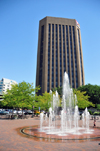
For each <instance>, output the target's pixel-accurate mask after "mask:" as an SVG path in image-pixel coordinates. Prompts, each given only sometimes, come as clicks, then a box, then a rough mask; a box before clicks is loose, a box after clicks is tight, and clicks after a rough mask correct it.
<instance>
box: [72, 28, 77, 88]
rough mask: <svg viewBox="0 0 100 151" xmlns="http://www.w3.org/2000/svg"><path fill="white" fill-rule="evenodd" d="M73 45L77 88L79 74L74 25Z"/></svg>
mask: <svg viewBox="0 0 100 151" xmlns="http://www.w3.org/2000/svg"><path fill="white" fill-rule="evenodd" d="M73 43H74V44H73V45H74V60H75V76H76V78H75V79H76V88H77V86H78V75H77V57H76V45H75V31H74V26H73Z"/></svg>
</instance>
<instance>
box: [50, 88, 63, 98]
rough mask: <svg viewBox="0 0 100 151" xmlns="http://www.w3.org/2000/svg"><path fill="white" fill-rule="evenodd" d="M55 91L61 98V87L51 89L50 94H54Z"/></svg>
mask: <svg viewBox="0 0 100 151" xmlns="http://www.w3.org/2000/svg"><path fill="white" fill-rule="evenodd" d="M55 91H57V92H58V94H59V95H60V97H62V87H55V88H52V92H55Z"/></svg>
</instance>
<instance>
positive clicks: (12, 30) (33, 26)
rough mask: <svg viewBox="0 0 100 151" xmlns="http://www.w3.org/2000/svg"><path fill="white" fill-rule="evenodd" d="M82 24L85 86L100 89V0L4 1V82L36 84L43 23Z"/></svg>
mask: <svg viewBox="0 0 100 151" xmlns="http://www.w3.org/2000/svg"><path fill="white" fill-rule="evenodd" d="M46 16H51V17H62V18H70V19H76V20H77V21H78V22H79V24H80V29H81V39H82V51H83V62H84V74H85V84H88V83H90V84H93V85H95V84H96V85H100V0H70V1H69V0H0V80H1V79H2V78H7V79H11V80H15V81H16V82H18V83H19V82H22V81H26V82H29V83H33V85H34V86H35V83H36V65H37V46H38V29H39V20H41V19H43V18H44V17H46Z"/></svg>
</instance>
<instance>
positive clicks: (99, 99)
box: [78, 84, 100, 104]
mask: <svg viewBox="0 0 100 151" xmlns="http://www.w3.org/2000/svg"><path fill="white" fill-rule="evenodd" d="M78 90H80V91H81V92H84V91H85V92H86V94H85V95H88V96H90V97H89V101H90V102H92V103H94V104H100V86H98V85H91V84H87V85H84V86H80V87H79V88H78Z"/></svg>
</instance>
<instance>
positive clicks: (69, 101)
mask: <svg viewBox="0 0 100 151" xmlns="http://www.w3.org/2000/svg"><path fill="white" fill-rule="evenodd" d="M50 94H51V95H52V91H50ZM52 99H53V100H52V103H51V107H50V108H49V118H47V115H46V118H45V119H46V125H45V126H43V122H44V119H43V113H40V131H43V132H45V133H46V134H54V135H58V136H66V135H69V134H73V135H74V134H75V135H76V134H77V135H80V134H83V133H92V131H91V130H90V129H89V118H90V115H89V112H88V110H87V108H86V109H85V111H84V113H83V114H82V125H81V126H80V125H79V120H80V116H79V111H78V106H77V97H76V95H74V94H73V90H72V89H71V88H70V85H69V78H68V74H67V73H66V72H65V74H64V81H63V96H62V110H61V113H60V115H59V111H58V108H59V104H60V102H59V101H60V100H59V97H58V92H57V91H56V93H55V94H53V97H52Z"/></svg>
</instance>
